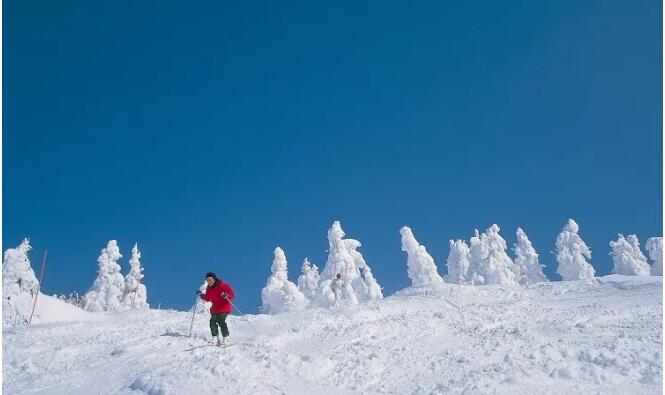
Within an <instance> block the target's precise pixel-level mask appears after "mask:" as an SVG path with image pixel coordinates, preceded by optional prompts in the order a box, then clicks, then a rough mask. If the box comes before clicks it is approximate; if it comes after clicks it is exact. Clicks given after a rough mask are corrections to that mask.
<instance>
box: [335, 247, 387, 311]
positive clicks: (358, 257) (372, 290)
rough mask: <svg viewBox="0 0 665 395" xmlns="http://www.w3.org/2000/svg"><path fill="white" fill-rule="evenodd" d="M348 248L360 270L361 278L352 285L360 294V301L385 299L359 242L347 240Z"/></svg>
mask: <svg viewBox="0 0 665 395" xmlns="http://www.w3.org/2000/svg"><path fill="white" fill-rule="evenodd" d="M344 242H345V243H346V248H347V249H348V250H349V255H351V257H352V258H353V262H354V263H355V265H356V267H357V268H358V272H359V273H360V276H359V277H358V279H356V281H355V282H352V283H351V285H352V286H353V289H354V290H355V291H356V293H357V294H358V299H359V301H361V302H365V301H369V300H377V299H383V292H382V291H381V286H380V285H379V283H378V282H377V281H376V279H375V278H374V275H373V274H372V269H371V268H370V267H369V265H367V262H365V258H363V256H362V254H361V253H360V251H358V248H360V247H361V246H362V244H360V242H359V241H358V240H354V239H346V240H344Z"/></svg>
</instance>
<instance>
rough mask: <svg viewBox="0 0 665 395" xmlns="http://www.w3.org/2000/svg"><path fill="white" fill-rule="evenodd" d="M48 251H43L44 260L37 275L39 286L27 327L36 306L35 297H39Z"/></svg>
mask: <svg viewBox="0 0 665 395" xmlns="http://www.w3.org/2000/svg"><path fill="white" fill-rule="evenodd" d="M47 254H48V250H45V251H44V260H43V261H42V272H41V274H40V275H39V284H37V294H36V295H35V303H33V304H32V313H30V320H28V325H30V323H31V322H32V315H33V314H35V307H36V306H37V297H38V296H39V290H40V289H42V280H43V279H44V268H45V267H46V255H47Z"/></svg>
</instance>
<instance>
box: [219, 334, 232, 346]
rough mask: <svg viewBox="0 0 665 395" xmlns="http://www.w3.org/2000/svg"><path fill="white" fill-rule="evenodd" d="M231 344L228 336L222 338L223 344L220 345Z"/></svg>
mask: <svg viewBox="0 0 665 395" xmlns="http://www.w3.org/2000/svg"><path fill="white" fill-rule="evenodd" d="M229 344H231V341H230V340H229V337H228V336H226V337H222V343H221V344H220V345H222V346H228V345H229Z"/></svg>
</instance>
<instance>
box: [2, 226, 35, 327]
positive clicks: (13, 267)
mask: <svg viewBox="0 0 665 395" xmlns="http://www.w3.org/2000/svg"><path fill="white" fill-rule="evenodd" d="M30 250H32V247H31V246H30V242H29V240H28V239H23V242H22V243H21V244H20V245H19V246H18V247H16V248H9V249H7V250H6V251H5V255H4V258H3V262H2V324H3V325H15V324H23V323H27V322H28V319H29V318H30V312H31V311H32V303H33V300H34V297H35V295H36V294H37V289H38V288H39V281H37V277H35V272H34V271H33V270H32V267H31V266H30V259H29V258H28V253H29V252H30Z"/></svg>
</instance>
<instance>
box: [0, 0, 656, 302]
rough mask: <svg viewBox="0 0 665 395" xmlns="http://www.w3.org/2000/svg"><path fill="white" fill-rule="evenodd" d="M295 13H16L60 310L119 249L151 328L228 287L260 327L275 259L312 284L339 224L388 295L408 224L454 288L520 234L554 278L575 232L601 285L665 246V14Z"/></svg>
mask: <svg viewBox="0 0 665 395" xmlns="http://www.w3.org/2000/svg"><path fill="white" fill-rule="evenodd" d="M287 3H288V4H287ZM287 3H285V2H275V1H265V2H255V1H250V2H239V1H233V2H231V1H218V0H214V1H197V2H182V1H175V2H174V1H168V0H166V1H158V2H136V1H125V0H120V1H110V2H102V1H92V2H91V1H87V0H85V1H84V0H75V1H68V0H65V1H58V2H53V1H31V0H28V1H13V2H6V3H5V4H4V9H3V10H4V19H3V22H4V30H3V33H4V34H3V36H4V41H3V47H4V53H3V55H4V56H3V58H4V65H3V73H4V74H3V82H4V91H3V95H4V100H3V103H4V106H3V115H4V118H3V137H2V138H3V145H2V147H3V148H2V151H3V161H2V165H3V166H2V167H3V171H2V175H3V191H4V194H3V206H2V209H3V220H2V230H3V234H2V243H3V249H6V248H8V247H13V246H15V245H17V244H18V243H19V242H20V240H21V238H22V237H23V236H25V235H28V236H29V237H30V239H31V241H32V244H33V247H34V251H33V253H32V254H31V258H32V262H33V268H35V271H38V270H39V265H40V263H41V257H42V255H43V252H44V249H48V251H49V262H48V267H47V270H46V278H45V283H44V287H43V289H44V291H45V292H47V293H50V294H52V293H57V292H65V291H67V290H69V289H78V290H79V291H82V292H85V291H86V290H87V289H88V288H89V287H90V285H91V284H92V282H93V280H94V278H95V276H96V271H97V262H96V259H97V257H98V256H99V253H100V250H101V249H102V248H103V247H104V246H105V245H106V242H107V240H109V239H117V240H118V242H119V245H120V248H121V252H122V253H123V254H124V255H125V257H124V258H123V260H122V261H121V265H122V267H123V273H126V272H127V271H128V270H129V269H128V268H129V264H128V259H129V256H130V249H131V247H132V245H133V243H134V242H135V241H138V242H139V245H140V248H141V249H142V252H143V259H142V262H143V265H144V266H145V275H146V277H145V283H146V284H147V286H148V294H149V295H148V298H149V302H150V303H151V304H152V306H155V307H156V306H157V304H158V303H161V304H162V306H163V307H164V306H166V307H173V308H178V309H186V308H189V307H190V306H191V304H192V303H193V300H194V291H195V290H196V289H197V287H198V286H199V285H200V284H201V283H202V281H203V275H204V274H205V273H206V272H207V271H211V270H212V271H216V272H217V273H218V274H219V275H220V276H221V277H223V278H224V279H226V280H227V281H228V282H230V283H231V285H232V286H234V288H235V289H236V292H237V295H238V296H237V302H238V303H237V305H238V306H239V307H240V308H241V309H242V310H245V311H246V312H256V306H257V304H259V302H260V290H261V287H263V285H264V283H265V280H266V279H267V277H268V275H269V274H270V265H271V262H272V251H273V249H274V247H275V246H277V245H279V246H281V247H282V248H284V250H285V252H286V255H287V257H288V259H289V265H290V266H289V267H290V278H291V279H292V280H294V281H295V280H296V279H297V276H298V274H299V272H300V265H301V262H302V260H303V258H304V257H306V256H308V257H309V258H310V260H311V261H312V262H314V263H315V264H317V265H319V267H320V268H323V265H324V264H325V258H326V249H327V241H326V232H327V229H328V228H329V226H330V225H331V223H332V222H333V221H334V220H340V221H341V222H342V226H343V228H344V229H345V231H346V233H347V235H348V236H349V237H352V238H355V239H358V240H360V241H361V242H362V243H363V247H362V249H361V251H362V252H363V254H364V256H365V258H366V260H367V262H368V264H369V265H370V266H371V267H372V269H373V272H374V275H375V277H376V278H377V280H378V281H379V283H380V284H381V285H383V286H384V293H385V294H391V293H393V292H394V291H396V290H399V289H401V288H404V287H406V286H408V285H410V280H409V279H408V277H407V274H406V256H405V254H404V253H403V252H401V251H400V236H399V233H398V231H399V228H400V227H401V226H403V225H409V226H411V227H412V228H413V230H414V233H415V235H416V237H417V238H418V240H419V241H420V242H421V243H423V244H425V245H426V246H427V248H428V250H429V251H430V253H431V254H432V255H433V256H434V258H435V260H436V262H437V264H438V266H439V271H440V273H442V274H444V273H445V272H446V269H445V258H446V257H447V254H448V239H450V238H466V239H468V238H469V237H470V236H471V235H472V233H473V230H474V228H479V229H481V230H483V229H485V228H487V227H489V226H490V225H491V224H492V223H497V224H499V225H500V226H501V228H502V234H503V235H504V237H505V238H506V239H507V241H508V243H509V245H510V246H511V247H512V244H513V243H514V241H515V229H516V228H517V227H518V226H521V227H523V228H524V229H525V231H526V232H527V234H528V235H529V237H530V238H531V240H532V242H533V243H534V246H535V247H536V249H537V250H538V252H539V253H540V254H541V263H544V264H546V265H547V268H546V273H547V275H548V277H550V278H551V279H559V277H558V276H557V275H556V274H554V272H555V270H556V262H555V260H554V257H553V255H552V254H551V253H550V251H551V250H553V249H554V242H555V239H556V236H557V234H558V232H559V231H560V230H561V228H562V227H563V226H564V224H565V222H566V220H567V219H568V218H569V217H573V218H575V219H576V220H577V222H578V223H579V224H580V227H581V235H582V237H583V238H584V239H585V240H586V241H587V243H588V244H589V245H590V247H591V248H592V250H593V259H592V263H593V265H594V266H595V267H596V269H597V271H598V273H599V274H601V275H603V274H608V273H609V272H610V271H611V268H612V267H611V259H610V257H609V256H608V252H609V246H608V243H609V241H610V240H611V239H613V238H616V235H617V233H625V234H629V233H637V235H638V236H639V237H640V239H641V241H642V243H643V244H645V243H646V238H647V237H650V236H656V235H662V215H663V212H662V204H663V196H662V190H663V183H662V180H663V174H662V159H663V152H662V91H661V89H662V19H661V18H662V4H661V2H659V1H633V0H630V1H629V0H624V1H608V0H601V1H590V0H589V1H546V2H545V1H505V2H504V1H501V2H498V1H487V2H483V1H474V2H462V1H431V2H427V1H418V2H406V3H411V4H405V2H386V1H376V2H357V1H348V2H347V1H342V2H338V1H335V2H312V1H294V2H287ZM511 253H512V251H511Z"/></svg>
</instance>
